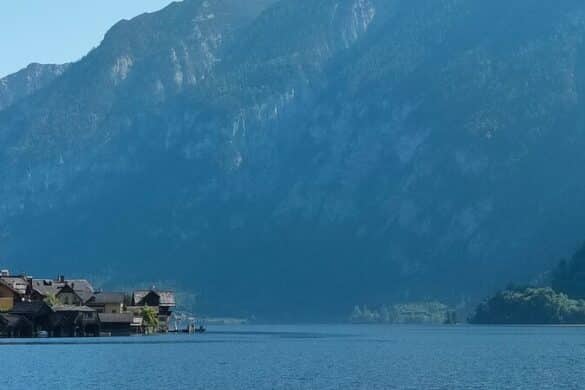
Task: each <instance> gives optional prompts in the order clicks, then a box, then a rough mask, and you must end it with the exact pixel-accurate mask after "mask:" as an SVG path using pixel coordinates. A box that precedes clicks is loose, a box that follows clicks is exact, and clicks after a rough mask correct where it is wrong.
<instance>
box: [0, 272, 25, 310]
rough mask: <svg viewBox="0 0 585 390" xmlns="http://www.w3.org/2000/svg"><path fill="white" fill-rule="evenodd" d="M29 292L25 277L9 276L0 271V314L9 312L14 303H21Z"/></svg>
mask: <svg viewBox="0 0 585 390" xmlns="http://www.w3.org/2000/svg"><path fill="white" fill-rule="evenodd" d="M28 291H29V283H28V280H27V278H26V276H16V277H13V276H10V274H9V273H8V271H2V274H1V276H0V312H9V311H10V310H12V308H13V307H14V304H15V303H16V302H19V301H22V300H23V299H24V297H25V296H26V295H27V293H28Z"/></svg>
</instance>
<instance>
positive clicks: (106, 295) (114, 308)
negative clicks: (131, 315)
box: [87, 291, 126, 314]
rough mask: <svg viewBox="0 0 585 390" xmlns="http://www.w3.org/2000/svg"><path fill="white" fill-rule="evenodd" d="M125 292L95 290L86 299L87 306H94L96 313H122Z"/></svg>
mask: <svg viewBox="0 0 585 390" xmlns="http://www.w3.org/2000/svg"><path fill="white" fill-rule="evenodd" d="M125 302H126V294H124V293H116V292H111V293H110V292H101V291H100V292H96V293H95V294H94V295H93V296H92V297H91V298H90V299H89V300H88V301H87V306H89V307H91V308H94V309H95V310H96V311H97V312H98V313H110V314H115V313H122V312H123V311H124V303H125Z"/></svg>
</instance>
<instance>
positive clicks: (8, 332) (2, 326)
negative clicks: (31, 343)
mask: <svg viewBox="0 0 585 390" xmlns="http://www.w3.org/2000/svg"><path fill="white" fill-rule="evenodd" d="M34 334H35V333H34V327H33V324H32V322H31V321H29V320H28V319H27V318H26V317H24V316H21V315H16V314H7V313H4V314H0V336H2V337H10V338H15V337H17V338H18V337H33V336H34Z"/></svg>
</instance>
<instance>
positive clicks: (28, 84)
mask: <svg viewBox="0 0 585 390" xmlns="http://www.w3.org/2000/svg"><path fill="white" fill-rule="evenodd" d="M68 67H69V64H65V65H44V64H30V65H29V66H27V67H26V68H24V69H22V70H21V71H19V72H17V73H14V74H13V75H10V76H8V77H4V78H2V79H0V110H3V109H5V108H6V107H8V106H10V105H11V104H13V103H15V102H17V101H19V100H20V99H22V98H24V97H26V96H28V95H30V94H32V93H33V92H36V91H38V90H39V89H41V88H44V87H45V86H47V85H49V84H50V83H51V82H52V81H53V80H55V79H56V78H57V77H59V76H61V74H63V72H65V70H67V68H68Z"/></svg>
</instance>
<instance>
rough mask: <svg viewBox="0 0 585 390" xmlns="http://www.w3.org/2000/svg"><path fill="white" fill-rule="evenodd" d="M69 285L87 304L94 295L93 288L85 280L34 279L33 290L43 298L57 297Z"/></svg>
mask: <svg viewBox="0 0 585 390" xmlns="http://www.w3.org/2000/svg"><path fill="white" fill-rule="evenodd" d="M66 285H69V286H70V287H71V288H72V289H73V291H75V293H76V294H77V295H79V297H80V298H81V300H82V301H84V302H87V301H88V300H89V299H90V298H91V297H92V295H93V286H92V285H91V283H89V282H88V281H87V280H85V279H72V280H65V281H64V282H61V281H58V280H50V279H33V281H32V288H33V290H35V291H37V292H38V293H39V294H41V295H42V296H44V297H46V296H48V295H57V294H59V291H61V289H62V288H63V287H65V286H66Z"/></svg>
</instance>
